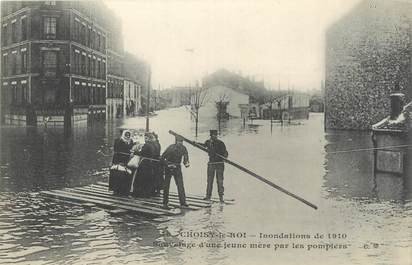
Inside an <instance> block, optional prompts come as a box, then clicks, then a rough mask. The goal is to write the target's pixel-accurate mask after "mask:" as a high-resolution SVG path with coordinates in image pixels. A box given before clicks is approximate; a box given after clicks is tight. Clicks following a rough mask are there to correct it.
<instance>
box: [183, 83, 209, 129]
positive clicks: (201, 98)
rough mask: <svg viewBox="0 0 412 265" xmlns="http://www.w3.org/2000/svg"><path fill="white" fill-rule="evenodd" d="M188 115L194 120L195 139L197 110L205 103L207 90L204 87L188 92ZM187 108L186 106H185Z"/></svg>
mask: <svg viewBox="0 0 412 265" xmlns="http://www.w3.org/2000/svg"><path fill="white" fill-rule="evenodd" d="M189 95H190V109H189V111H190V114H191V115H192V117H193V118H194V119H195V124H196V129H195V136H196V137H197V132H198V124H199V110H200V108H201V107H202V106H204V105H205V104H206V102H207V96H208V89H207V88H206V87H195V88H192V89H191V90H190V93H189ZM186 107H187V106H186Z"/></svg>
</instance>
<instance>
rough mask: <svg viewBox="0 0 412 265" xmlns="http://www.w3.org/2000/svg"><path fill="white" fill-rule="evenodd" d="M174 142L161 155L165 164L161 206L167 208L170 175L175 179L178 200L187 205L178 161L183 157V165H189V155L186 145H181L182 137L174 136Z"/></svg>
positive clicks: (183, 205)
mask: <svg viewBox="0 0 412 265" xmlns="http://www.w3.org/2000/svg"><path fill="white" fill-rule="evenodd" d="M175 141H176V142H175V143H174V144H172V145H170V146H169V147H168V148H167V149H166V151H164V153H163V155H162V160H164V162H165V164H166V166H165V180H164V186H163V207H164V208H165V209H168V208H169V206H168V203H169V187H170V179H171V178H172V176H173V177H174V179H175V183H176V186H177V192H178V194H179V202H180V205H181V206H182V207H187V206H188V204H187V203H186V194H185V187H184V185H183V176H182V168H181V166H180V163H181V162H182V158H183V165H184V166H185V167H189V165H190V164H189V155H188V153H187V149H186V147H185V146H184V145H183V138H182V137H179V136H176V138H175Z"/></svg>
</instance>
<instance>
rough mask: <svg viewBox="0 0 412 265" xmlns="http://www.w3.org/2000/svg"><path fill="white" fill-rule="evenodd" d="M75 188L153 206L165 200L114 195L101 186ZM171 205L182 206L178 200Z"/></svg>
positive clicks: (160, 206) (192, 207)
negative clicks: (96, 187)
mask: <svg viewBox="0 0 412 265" xmlns="http://www.w3.org/2000/svg"><path fill="white" fill-rule="evenodd" d="M75 189H76V190H81V191H88V192H93V193H96V194H100V195H102V196H107V197H111V198H116V199H119V200H123V201H130V202H136V201H138V202H141V203H143V204H147V205H149V206H153V207H159V208H162V207H163V201H162V200H159V199H158V198H156V199H154V200H153V199H150V198H148V199H146V198H134V197H133V198H130V197H119V196H115V195H112V193H111V192H110V191H107V189H104V190H103V189H100V188H99V189H94V188H92V187H90V186H86V187H78V188H75ZM169 205H170V206H176V207H177V208H180V204H179V203H178V202H176V203H170V204H169ZM201 208H204V207H198V206H193V205H191V206H189V209H190V210H200V209H201Z"/></svg>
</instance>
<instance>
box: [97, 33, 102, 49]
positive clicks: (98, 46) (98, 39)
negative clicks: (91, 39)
mask: <svg viewBox="0 0 412 265" xmlns="http://www.w3.org/2000/svg"><path fill="white" fill-rule="evenodd" d="M100 42H101V36H100V33H97V50H100V45H101V43H100Z"/></svg>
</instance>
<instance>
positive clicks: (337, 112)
mask: <svg viewBox="0 0 412 265" xmlns="http://www.w3.org/2000/svg"><path fill="white" fill-rule="evenodd" d="M411 30H412V4H411V3H410V2H406V1H403V2H401V1H391V0H375V1H371V0H366V1H363V2H361V3H360V4H359V5H358V6H356V7H355V8H354V9H353V10H352V11H350V12H349V14H347V15H346V16H345V17H343V18H342V19H340V20H339V21H337V22H336V23H335V24H334V25H332V26H331V27H330V28H329V29H328V31H327V33H326V65H325V68H326V70H325V75H326V76H325V79H326V84H325V123H326V124H325V125H326V126H325V127H326V128H331V129H360V130H368V129H370V128H371V126H372V124H374V123H376V122H378V121H380V120H381V119H383V118H384V117H386V116H387V115H388V113H389V103H390V102H389V94H390V93H392V92H394V91H397V90H399V91H400V92H403V93H405V94H406V97H407V99H408V100H410V99H411V94H412V93H411V84H412V82H411V76H412V71H411V69H412V68H411V66H412V61H411V35H412V34H411Z"/></svg>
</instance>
